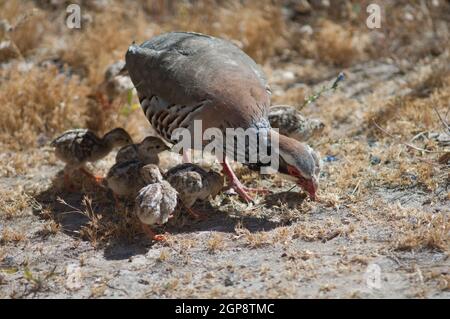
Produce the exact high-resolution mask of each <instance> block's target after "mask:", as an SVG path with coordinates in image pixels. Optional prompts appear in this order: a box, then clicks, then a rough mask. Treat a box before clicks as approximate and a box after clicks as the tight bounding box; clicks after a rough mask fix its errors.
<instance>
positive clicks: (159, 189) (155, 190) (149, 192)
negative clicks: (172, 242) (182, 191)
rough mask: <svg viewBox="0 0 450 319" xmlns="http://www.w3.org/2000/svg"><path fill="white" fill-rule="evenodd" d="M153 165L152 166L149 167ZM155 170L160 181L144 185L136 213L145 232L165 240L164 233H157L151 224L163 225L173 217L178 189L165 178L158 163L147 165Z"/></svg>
mask: <svg viewBox="0 0 450 319" xmlns="http://www.w3.org/2000/svg"><path fill="white" fill-rule="evenodd" d="M149 166H151V167H149ZM146 167H147V168H148V169H150V170H153V175H155V176H157V179H158V181H156V182H154V183H152V184H149V185H147V186H145V187H143V188H142V189H141V190H140V191H139V193H138V195H137V197H136V199H135V213H136V215H137V217H138V218H139V220H140V221H141V222H142V228H143V230H144V232H145V233H146V234H147V235H149V236H150V237H151V238H152V239H154V240H164V239H165V238H164V236H163V235H156V234H155V232H154V231H153V230H152V229H151V228H150V225H162V224H165V223H167V221H168V220H169V218H171V217H172V213H173V212H174V210H175V208H176V206H177V191H176V190H175V189H174V188H173V187H172V186H171V185H170V184H169V183H168V182H167V181H165V180H163V179H162V176H161V174H160V172H159V168H158V167H157V166H156V165H153V164H150V165H147V166H146Z"/></svg>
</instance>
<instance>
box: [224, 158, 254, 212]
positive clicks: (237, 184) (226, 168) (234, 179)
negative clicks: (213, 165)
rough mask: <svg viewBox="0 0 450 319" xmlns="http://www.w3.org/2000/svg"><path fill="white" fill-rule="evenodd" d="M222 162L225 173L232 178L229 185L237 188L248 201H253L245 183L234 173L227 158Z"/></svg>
mask: <svg viewBox="0 0 450 319" xmlns="http://www.w3.org/2000/svg"><path fill="white" fill-rule="evenodd" d="M221 164H222V168H223V172H224V174H225V175H227V176H228V178H229V180H230V181H229V185H230V186H231V187H233V188H234V189H235V190H236V192H237V193H238V194H239V195H240V196H241V198H242V199H243V200H245V201H246V202H247V203H250V202H253V199H252V198H251V197H250V195H248V194H247V192H246V190H245V187H244V185H242V183H241V181H240V180H239V179H238V178H237V176H236V174H234V172H233V170H232V169H231V167H230V164H228V161H227V159H226V158H225V159H224V160H223V161H222V162H221Z"/></svg>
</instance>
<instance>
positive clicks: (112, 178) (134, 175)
mask: <svg viewBox="0 0 450 319" xmlns="http://www.w3.org/2000/svg"><path fill="white" fill-rule="evenodd" d="M153 166H155V165H152V164H148V165H146V164H145V163H143V162H141V161H138V160H131V161H125V162H120V163H116V164H115V165H113V166H112V167H111V168H110V169H109V171H108V174H107V175H106V184H107V185H108V187H109V188H110V189H111V190H112V191H113V193H114V196H115V197H117V196H119V197H125V198H134V197H135V196H136V194H137V193H138V192H139V190H140V189H141V188H142V187H144V186H146V185H148V184H150V183H156V182H158V181H159V176H158V175H155V174H156V173H155V170H154V169H153ZM158 174H159V175H161V173H160V172H159V169H158Z"/></svg>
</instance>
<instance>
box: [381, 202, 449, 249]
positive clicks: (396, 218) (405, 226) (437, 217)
mask: <svg viewBox="0 0 450 319" xmlns="http://www.w3.org/2000/svg"><path fill="white" fill-rule="evenodd" d="M447 213H448V212H447ZM388 216H391V218H390V219H391V220H392V222H394V223H395V229H396V240H395V241H394V243H393V245H394V248H395V249H397V250H420V249H432V250H438V251H442V252H448V251H449V250H450V240H449V239H450V237H449V235H450V221H449V219H448V214H446V212H438V213H427V212H424V211H421V210H418V209H414V208H412V209H411V208H404V207H401V206H399V205H398V204H397V205H392V206H389V207H388Z"/></svg>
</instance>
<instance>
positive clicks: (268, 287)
mask: <svg viewBox="0 0 450 319" xmlns="http://www.w3.org/2000/svg"><path fill="white" fill-rule="evenodd" d="M405 77H406V75H405V74H404V73H403V72H400V70H398V68H397V67H395V66H393V65H392V64H389V63H384V62H383V63H370V64H366V65H365V66H364V67H359V68H358V67H355V68H352V69H351V70H349V71H348V72H347V82H346V85H345V88H343V89H342V92H341V94H342V95H343V96H345V97H347V98H351V99H353V100H354V101H357V102H356V103H359V105H363V104H364V103H365V102H364V101H365V100H364V98H365V97H367V96H369V95H371V94H374V92H377V93H379V94H383V95H385V96H389V95H392V94H394V93H395V94H396V95H402V94H407V93H408V92H407V91H404V92H402V89H401V87H400V84H401V83H403V82H405V81H406V79H405ZM363 79H364V80H363ZM330 80H332V77H331V76H330V77H329V78H327V79H326V82H323V83H329V81H330ZM321 84H322V83H321V82H318V83H317V84H316V85H317V87H320V85H321ZM279 87H282V86H279ZM276 89H277V84H276V83H275V84H274V90H275V91H276ZM358 125H359V123H345V122H343V124H340V125H339V127H332V130H335V133H333V134H340V135H342V136H346V134H347V133H346V132H350V131H351V129H353V130H354V129H355V128H357V127H358ZM348 137H349V138H350V139H358V137H355V136H348ZM362 143H366V142H365V141H363V142H362ZM381 147H383V146H381ZM39 152H40V156H41V160H40V161H39V163H37V164H35V165H33V167H32V168H30V169H28V170H27V171H26V173H24V174H20V175H10V176H8V175H4V176H3V177H1V178H0V185H2V186H1V187H2V188H4V189H5V190H6V191H7V192H11V193H20V194H23V195H22V196H23V201H24V203H25V204H23V205H22V206H20V207H19V208H18V209H17V211H15V212H14V214H12V216H6V215H7V214H2V218H1V223H0V233H2V234H3V237H2V241H1V242H0V245H1V246H0V268H1V269H2V271H1V272H0V297H1V298H92V297H95V298H123V297H127V298H172V297H177V298H178V297H179V298H199V297H247V298H252V297H269V298H270V297H275V298H277V297H288V298H292V297H295V298H316V297H319V298H371V297H375V298H391V297H393V298H411V297H416V298H420V297H428V298H450V290H449V282H448V280H449V269H450V268H449V266H450V260H449V258H448V249H435V248H433V247H431V248H430V247H427V246H426V245H422V246H420V245H419V246H418V247H417V249H402V248H401V247H399V246H398V244H397V242H398V237H397V236H398V235H399V232H400V229H399V228H397V227H399V226H398V223H397V222H396V221H397V220H398V218H400V217H399V216H400V215H401V214H402V213H405V212H406V214H408V212H412V211H414V210H417V209H420V210H421V211H424V212H429V213H430V214H434V213H440V214H444V216H445V218H448V212H449V200H448V196H447V194H448V184H445V183H444V184H442V185H440V186H439V187H438V188H437V190H436V191H434V192H430V191H427V190H424V188H423V187H422V186H421V185H419V184H414V183H411V184H410V185H407V186H405V185H401V186H383V185H375V186H374V187H371V188H370V191H369V192H366V193H365V194H363V195H361V196H358V197H355V198H352V199H351V200H349V199H347V200H333V198H332V197H333V195H332V194H328V195H327V185H328V184H327V182H324V183H323V186H322V191H321V193H320V195H322V198H323V200H322V201H321V202H318V203H311V202H309V200H307V199H305V197H304V196H302V195H299V194H298V190H295V189H294V190H291V191H289V189H291V187H292V185H291V184H289V183H283V182H281V181H280V180H278V179H271V178H263V179H262V182H261V183H259V184H258V185H263V186H266V187H270V188H271V189H272V190H273V194H270V195H268V196H267V197H266V198H263V197H258V198H257V201H256V202H257V203H256V204H255V205H254V206H247V205H245V204H243V203H241V202H240V201H239V200H238V199H237V197H236V196H233V195H226V194H224V195H222V196H220V198H217V199H216V200H214V201H212V202H211V203H204V204H199V205H197V206H196V208H197V210H198V211H200V212H202V213H203V214H204V215H207V218H206V219H205V220H192V219H190V218H189V217H180V218H178V219H177V220H176V221H174V222H173V223H172V224H170V225H167V226H166V227H164V228H162V229H160V230H161V231H165V232H168V233H169V235H168V240H167V242H165V243H152V242H151V241H150V240H148V239H147V238H146V237H145V236H144V235H143V234H142V233H140V232H139V231H136V232H130V233H129V234H128V235H127V236H119V237H115V236H112V237H106V238H107V239H105V240H104V239H101V236H100V234H99V235H98V236H97V235H96V234H92V233H91V235H86V232H85V231H84V232H83V229H84V230H86V227H88V228H89V229H93V230H94V232H95V230H96V229H97V230H98V232H99V233H100V232H101V231H103V232H104V230H101V229H100V228H101V227H100V226H98V227H97V226H96V225H93V223H95V220H94V221H93V219H92V218H91V219H89V218H88V217H86V216H85V215H83V214H81V213H80V212H79V211H76V209H73V208H71V207H69V206H68V205H72V206H73V207H74V208H77V209H80V210H83V209H84V208H83V205H82V204H81V202H82V199H83V195H84V194H88V195H89V196H90V197H91V198H93V204H92V207H93V211H94V212H95V214H97V215H98V216H100V217H101V218H102V219H103V220H104V219H108V220H113V221H114V220H117V219H119V218H120V216H122V215H117V211H118V209H120V208H117V209H115V208H114V201H113V200H112V198H111V196H110V194H109V193H108V192H107V191H106V190H105V189H102V188H98V189H96V188H95V187H94V186H92V185H88V184H89V183H88V182H83V185H84V184H86V185H84V186H83V188H82V189H83V191H80V192H72V193H70V192H65V191H63V190H62V188H61V187H59V186H58V185H60V184H61V170H62V164H61V163H59V162H57V161H55V159H54V157H53V155H52V153H51V150H49V149H48V148H46V147H42V149H41V150H39ZM9 155H11V154H9ZM5 158H6V159H7V158H8V157H7V156H6V155H5V157H4V159H5ZM111 158H112V155H111V156H110V157H109V158H108V159H106V160H104V161H101V162H99V163H97V164H96V169H98V170H102V169H104V167H107V166H108V165H110V161H111ZM108 161H109V162H108ZM343 162H344V159H342V158H341V159H339V160H337V161H330V162H327V161H325V162H324V168H323V173H322V175H323V179H325V180H327V179H329V180H332V179H333V178H334V177H335V176H336V174H337V173H336V171H339V170H340V169H342V163H343ZM381 165H384V164H381ZM386 165H388V164H386ZM375 171H376V169H375ZM244 173H245V171H244ZM252 177H254V176H253V175H251V176H250V177H247V178H245V181H246V182H248V181H250V180H252ZM356 191H357V187H356V188H355V191H354V192H356ZM26 194H30V196H32V197H33V198H34V199H31V198H30V197H29V196H27V195H26ZM57 197H60V198H63V199H64V200H65V202H66V203H67V204H61V203H59V202H58V201H57V200H56V199H57ZM122 209H125V210H126V209H127V208H126V207H124V208H122ZM395 210H398V211H399V214H400V215H395V214H393V213H392V212H393V211H395ZM115 214H116V215H115ZM91 217H92V216H91ZM403 217H404V218H406V219H405V220H406V221H405V223H411V224H414V223H415V218H416V217H415V215H414V214H411V216H406V217H405V216H403V215H402V217H401V218H403ZM408 218H409V219H408ZM102 219H100V220H97V222H99V223H101V222H102ZM89 222H90V223H91V224H89ZM119 222H120V221H118V220H117V223H118V224H119ZM444 222H446V223H448V219H445V220H444ZM131 228H132V225H130V229H131ZM99 229H100V230H99ZM418 231H419V230H418ZM444 231H445V230H444ZM96 236H97V237H96ZM444 236H448V230H447V232H446V233H445V234H444ZM96 238H98V241H97V240H96ZM445 240H446V241H445V243H447V244H448V238H447V239H445Z"/></svg>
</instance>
